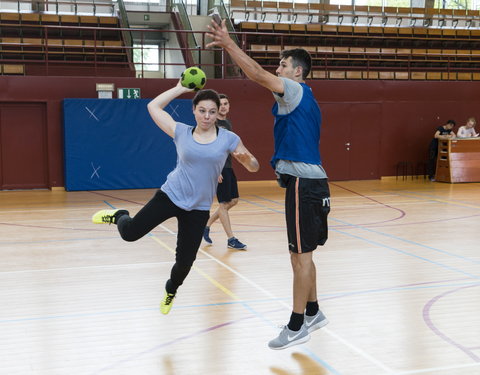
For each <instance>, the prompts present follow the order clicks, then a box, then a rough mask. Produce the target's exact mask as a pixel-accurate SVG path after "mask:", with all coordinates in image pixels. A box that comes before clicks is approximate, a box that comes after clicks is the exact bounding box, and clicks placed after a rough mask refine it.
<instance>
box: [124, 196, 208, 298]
mask: <svg viewBox="0 0 480 375" xmlns="http://www.w3.org/2000/svg"><path fill="white" fill-rule="evenodd" d="M172 217H176V218H177V220H178V235H177V248H176V250H175V264H174V265H173V267H172V271H171V273H170V280H169V281H168V282H167V292H169V293H175V292H176V291H177V288H178V287H179V286H180V285H182V284H183V281H184V280H185V278H186V277H187V275H188V273H189V272H190V269H191V268H192V264H193V262H194V261H195V258H196V256H197V252H198V248H199V247H200V243H201V242H202V236H203V230H204V228H205V225H206V224H207V221H208V218H209V211H200V210H192V211H185V210H183V209H181V208H179V207H177V206H176V205H175V204H174V203H173V202H172V201H171V200H170V198H169V197H168V196H167V194H165V193H164V192H163V191H161V190H158V191H157V192H156V193H155V195H154V196H153V198H152V199H151V200H150V201H149V202H148V203H147V204H146V205H145V206H144V207H143V208H142V209H141V210H140V211H139V212H138V213H137V214H136V215H135V216H134V217H133V218H131V217H130V216H128V215H123V216H121V217H120V218H119V219H118V221H117V227H118V231H119V232H120V235H121V236H122V238H123V239H124V240H125V241H136V240H138V239H139V238H142V237H143V236H145V235H146V234H147V233H149V232H150V231H151V230H152V229H154V228H155V227H156V226H157V225H159V224H161V223H163V222H164V221H165V220H167V219H170V218H172Z"/></svg>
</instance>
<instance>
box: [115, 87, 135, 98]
mask: <svg viewBox="0 0 480 375" xmlns="http://www.w3.org/2000/svg"><path fill="white" fill-rule="evenodd" d="M118 99H140V89H118Z"/></svg>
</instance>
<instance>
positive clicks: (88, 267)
mask: <svg viewBox="0 0 480 375" xmlns="http://www.w3.org/2000/svg"><path fill="white" fill-rule="evenodd" d="M197 261H199V262H206V261H210V260H209V259H197V260H196V262H197ZM174 263H175V261H174V260H166V261H162V262H145V263H124V264H105V265H95V266H80V267H62V268H44V269H29V270H17V271H0V276H1V275H8V274H18V273H33V272H55V271H72V270H85V269H97V268H100V269H108V268H119V269H121V268H137V267H145V266H158V265H161V264H174Z"/></svg>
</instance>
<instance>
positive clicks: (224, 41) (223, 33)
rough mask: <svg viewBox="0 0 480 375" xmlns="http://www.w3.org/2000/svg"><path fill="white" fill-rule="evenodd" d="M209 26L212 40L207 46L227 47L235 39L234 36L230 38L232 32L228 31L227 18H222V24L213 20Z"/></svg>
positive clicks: (209, 34)
mask: <svg viewBox="0 0 480 375" xmlns="http://www.w3.org/2000/svg"><path fill="white" fill-rule="evenodd" d="M207 27H208V30H209V32H208V33H207V36H208V37H209V38H211V39H212V41H211V42H210V43H208V44H207V46H206V47H207V48H210V47H222V48H226V47H227V46H228V45H229V43H233V40H232V38H230V34H229V33H228V30H227V26H226V25H225V20H222V23H221V24H220V25H219V24H218V23H216V22H215V21H214V20H212V21H211V24H210V25H207Z"/></svg>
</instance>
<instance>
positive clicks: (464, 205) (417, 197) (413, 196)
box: [374, 189, 480, 210]
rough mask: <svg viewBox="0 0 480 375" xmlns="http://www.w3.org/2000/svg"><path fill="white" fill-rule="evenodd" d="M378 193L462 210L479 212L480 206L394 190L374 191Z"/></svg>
mask: <svg viewBox="0 0 480 375" xmlns="http://www.w3.org/2000/svg"><path fill="white" fill-rule="evenodd" d="M374 191H378V192H380V193H387V194H391V195H398V196H399V197H404V198H411V199H415V200H421V201H424V202H432V203H439V204H444V205H452V206H458V207H462V208H469V209H472V210H480V205H479V206H478V207H474V206H475V205H476V203H471V202H463V201H459V200H457V201H455V202H454V201H451V200H449V199H447V198H442V197H439V196H436V195H431V194H425V193H419V192H415V191H407V190H402V191H403V192H404V193H403V194H402V193H399V192H397V191H396V190H378V189H376V190H374ZM423 197H427V198H429V199H425V198H423Z"/></svg>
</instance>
